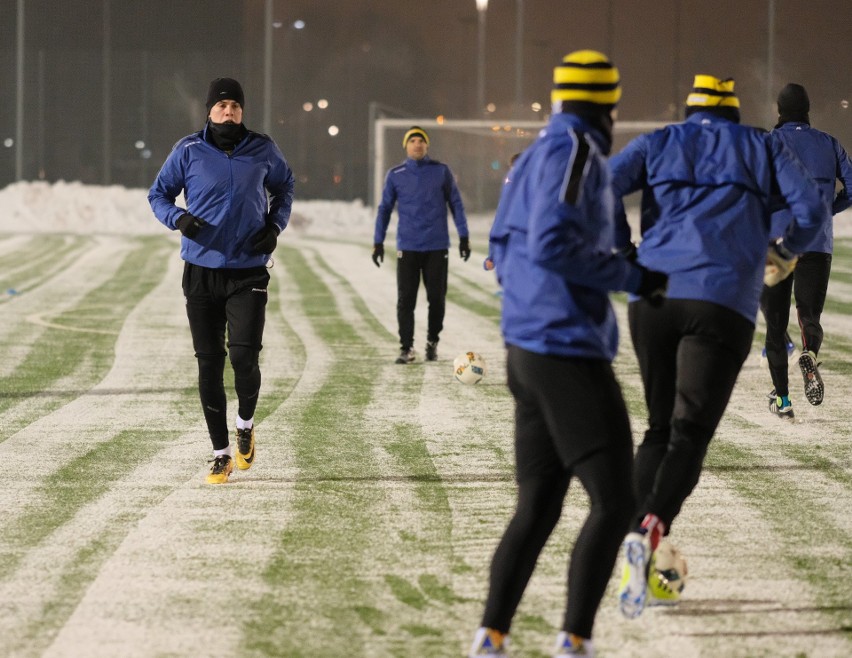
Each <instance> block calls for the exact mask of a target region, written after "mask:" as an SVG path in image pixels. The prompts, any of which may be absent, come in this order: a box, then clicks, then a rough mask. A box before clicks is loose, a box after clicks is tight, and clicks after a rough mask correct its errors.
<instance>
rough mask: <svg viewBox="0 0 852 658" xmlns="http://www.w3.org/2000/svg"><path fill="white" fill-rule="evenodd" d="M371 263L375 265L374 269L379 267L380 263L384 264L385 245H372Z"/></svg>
mask: <svg viewBox="0 0 852 658" xmlns="http://www.w3.org/2000/svg"><path fill="white" fill-rule="evenodd" d="M373 262H374V263H375V264H376V267H381V266H382V263H384V262H385V245H383V244H382V243H381V242H377V243H376V244H374V245H373Z"/></svg>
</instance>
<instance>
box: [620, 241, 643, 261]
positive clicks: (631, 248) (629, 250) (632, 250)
mask: <svg viewBox="0 0 852 658" xmlns="http://www.w3.org/2000/svg"><path fill="white" fill-rule="evenodd" d="M615 253H617V254H620V255H622V256H624V257H625V258H626V259H627V260H628V261H630V262H631V263H635V262H636V258H637V257H638V256H639V251H638V250H637V249H636V245H635V244H634V243H632V242H628V243H627V246H626V247H622V248H621V249H616V250H615Z"/></svg>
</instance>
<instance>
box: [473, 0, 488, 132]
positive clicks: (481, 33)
mask: <svg viewBox="0 0 852 658" xmlns="http://www.w3.org/2000/svg"><path fill="white" fill-rule="evenodd" d="M476 11H477V12H478V14H479V30H478V32H477V34H478V39H477V43H478V46H479V47H478V56H477V68H476V70H477V74H476V116H480V115H481V114H482V112H483V111H484V109H485V14H486V12H487V11H488V0H476Z"/></svg>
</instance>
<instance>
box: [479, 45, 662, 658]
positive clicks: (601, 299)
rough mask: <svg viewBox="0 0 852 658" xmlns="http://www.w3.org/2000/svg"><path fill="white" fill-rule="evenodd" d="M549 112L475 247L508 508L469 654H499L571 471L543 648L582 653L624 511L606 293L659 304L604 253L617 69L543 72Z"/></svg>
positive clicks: (638, 274) (596, 60) (624, 453)
mask: <svg viewBox="0 0 852 658" xmlns="http://www.w3.org/2000/svg"><path fill="white" fill-rule="evenodd" d="M553 79H554V87H553V91H552V93H551V98H552V101H553V113H552V116H551V117H550V120H549V122H548V124H547V126H546V127H545V129H544V130H543V131H542V132H541V133H540V135H539V137H538V139H537V140H536V141H535V142H534V143H533V144H532V145H531V146H529V147H528V148H527V149H526V150H525V151H524V152H523V154H522V155H521V156H520V158H519V159H518V160H517V162H516V163H515V165H514V167H513V169H512V176H511V181H510V182H509V181H507V182H506V183H504V185H503V189H502V192H501V196H500V202H499V205H498V207H497V215H496V217H495V219H494V224H493V226H492V228H491V234H490V244H489V246H490V249H489V254H490V255H492V256H493V262H494V264H495V268H496V269H495V271H496V273H497V278H498V280H499V282H500V284H501V285H502V286H503V290H504V295H503V310H502V317H501V324H500V326H501V329H502V332H503V336H504V339H505V342H506V346H507V361H506V368H507V374H508V384H509V389H510V391H511V393H512V396H513V398H514V400H515V465H516V475H515V477H516V480H517V486H518V500H517V508H516V510H515V513H514V516H513V517H512V520H511V521H510V522H509V525H508V527H507V528H506V530H505V533H504V534H503V537H502V539H501V540H500V543H499V545H498V546H497V550H496V551H495V553H494V557H493V559H492V562H491V571H490V578H489V589H488V598H487V601H486V604H485V611H484V613H483V616H482V621H481V626H480V628H479V629H478V631H477V632H476V635H475V638H474V641H473V645H472V647H471V649H470V655H471V656H483V655H486V656H487V655H507V652H508V643H509V638H508V635H509V631H510V626H511V623H512V619H513V617H514V615H515V611H516V610H517V607H518V604H519V603H520V600H521V597H522V595H523V593H524V590H525V589H526V586H527V583H528V581H529V579H530V577H531V575H532V573H533V570H534V568H535V565H536V561H537V560H538V556H539V554H540V552H541V550H542V548H543V547H544V545H545V542H546V541H547V539H548V537H549V536H550V534H551V532H553V529H554V527H555V526H556V523H557V521H558V520H559V517H560V514H561V513H562V505H563V502H564V500H565V496H566V494H567V493H568V486H569V483H570V482H571V480H572V479H573V478H574V477H576V478H577V479H578V480H579V481H580V483H581V484H582V485H583V487H584V489H585V490H586V492H587V493H588V496H589V500H590V508H589V511H588V514H587V517H586V519H585V521H584V523H583V526H582V528H581V530H580V532H579V534H578V536H577V538H576V541H575V543H574V548H573V549H572V551H571V560H570V565H569V567H568V575H567V580H568V597H567V603H566V606H565V615H564V618H563V621H562V626H561V630H560V632H559V633H558V635H557V638H556V648H555V653H556V655H557V656H569V655H591V653H592V652H593V643H592V640H591V638H592V629H593V625H594V621H595V617H596V615H597V611H598V607H599V605H600V601H601V598H602V596H603V594H604V590H605V589H606V585H607V582H608V581H609V578H610V576H611V574H612V568H613V565H614V564H615V560H616V556H617V554H618V547H619V544H620V543H621V539H622V538H623V533H624V532H626V530H627V528H628V524H629V521H630V518H631V516H632V515H633V512H634V499H633V493H632V490H631V484H630V481H631V473H632V460H633V446H632V434H631V431H630V422H629V419H628V415H627V409H626V407H625V404H624V399H623V398H622V395H621V389H620V387H619V385H618V382H617V381H616V379H615V374H614V372H613V369H612V359H613V358H614V356H615V353H616V349H617V344H618V327H617V324H616V319H615V313H614V311H613V308H612V304H611V302H610V300H609V293H610V291H614V290H629V291H632V292H635V293H638V294H640V295H643V296H647V297H651V298H653V299H654V303H659V302H660V301H661V299H662V296H663V295H664V294H665V284H666V277H665V275H663V274H660V273H659V272H654V271H651V270H648V269H646V268H644V267H642V266H640V265H638V264H636V263H631V262H629V261H628V260H627V259H625V258H624V257H622V256H620V255H617V254H614V253H613V197H612V190H611V189H610V173H609V168H608V166H607V157H606V156H607V154H608V153H609V150H610V147H611V144H612V127H613V119H614V114H615V105H616V103H617V102H618V100H619V98H620V97H621V84H620V78H619V73H618V69H616V67H615V66H613V64H612V63H611V62H610V61H609V59H608V58H607V57H606V56H605V55H603V54H601V53H599V52H595V51H591V50H583V51H577V52H573V53H571V54H569V55H566V56H565V57H564V58H563V60H562V61H561V62H560V63H559V65H558V66H556V68H555V69H554V74H553Z"/></svg>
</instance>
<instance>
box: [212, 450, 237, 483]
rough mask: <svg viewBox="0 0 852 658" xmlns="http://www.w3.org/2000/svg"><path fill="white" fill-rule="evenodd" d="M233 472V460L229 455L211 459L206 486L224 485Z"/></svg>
mask: <svg viewBox="0 0 852 658" xmlns="http://www.w3.org/2000/svg"><path fill="white" fill-rule="evenodd" d="M233 470H234V460H233V459H231V456H230V455H217V456H216V457H214V458H213V465H212V466H211V467H210V473H208V474H207V484H225V483H226V482H227V481H228V476H229V475H230V474H231V472H232V471H233Z"/></svg>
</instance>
